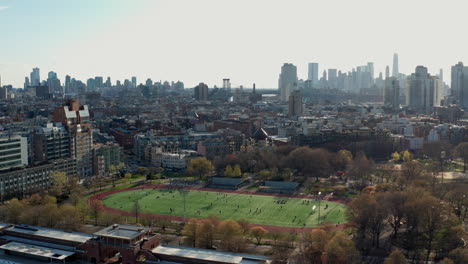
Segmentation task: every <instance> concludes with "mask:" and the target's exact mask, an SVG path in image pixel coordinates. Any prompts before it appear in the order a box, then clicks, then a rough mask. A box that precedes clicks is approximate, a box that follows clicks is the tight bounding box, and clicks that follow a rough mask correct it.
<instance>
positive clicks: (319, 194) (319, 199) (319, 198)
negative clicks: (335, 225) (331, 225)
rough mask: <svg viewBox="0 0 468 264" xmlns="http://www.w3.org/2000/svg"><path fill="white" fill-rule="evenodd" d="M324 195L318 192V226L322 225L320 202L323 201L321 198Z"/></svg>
mask: <svg viewBox="0 0 468 264" xmlns="http://www.w3.org/2000/svg"><path fill="white" fill-rule="evenodd" d="M321 195H322V192H318V202H319V205H318V219H317V225H320V201H321V200H322V199H321V197H320V196H321Z"/></svg>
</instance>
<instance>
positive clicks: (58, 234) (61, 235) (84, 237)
mask: <svg viewBox="0 0 468 264" xmlns="http://www.w3.org/2000/svg"><path fill="white" fill-rule="evenodd" d="M5 230H7V231H11V232H16V233H23V234H28V235H33V236H40V237H48V238H52V239H58V240H65V241H71V242H78V243H84V242H86V241H88V240H90V239H93V238H95V236H93V235H89V234H84V233H74V232H65V231H61V230H57V229H51V228H44V227H37V226H29V225H15V226H12V227H9V228H6V229H5Z"/></svg>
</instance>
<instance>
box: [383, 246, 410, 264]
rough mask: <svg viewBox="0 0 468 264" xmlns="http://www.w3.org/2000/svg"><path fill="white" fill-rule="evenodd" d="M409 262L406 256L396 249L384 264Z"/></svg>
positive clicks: (404, 263)
mask: <svg viewBox="0 0 468 264" xmlns="http://www.w3.org/2000/svg"><path fill="white" fill-rule="evenodd" d="M406 263H408V261H407V260H406V257H405V255H403V253H401V251H400V250H398V249H395V250H393V251H392V253H390V255H389V256H388V258H387V259H386V260H385V263H384V264H406Z"/></svg>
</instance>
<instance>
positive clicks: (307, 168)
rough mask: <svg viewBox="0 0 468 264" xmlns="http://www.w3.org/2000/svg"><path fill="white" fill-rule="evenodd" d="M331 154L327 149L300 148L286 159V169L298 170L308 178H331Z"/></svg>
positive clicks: (284, 163) (284, 162)
mask: <svg viewBox="0 0 468 264" xmlns="http://www.w3.org/2000/svg"><path fill="white" fill-rule="evenodd" d="M331 158H332V156H331V154H330V152H328V151H327V150H325V149H311V148H309V147H300V148H296V149H295V150H293V151H292V152H291V153H289V155H288V156H287V157H286V158H285V159H284V161H283V165H284V168H290V169H292V170H298V171H299V172H300V173H301V174H302V175H304V176H306V177H315V178H316V179H317V180H318V178H320V177H325V176H329V174H330V172H331V168H332V167H331V164H330V160H331Z"/></svg>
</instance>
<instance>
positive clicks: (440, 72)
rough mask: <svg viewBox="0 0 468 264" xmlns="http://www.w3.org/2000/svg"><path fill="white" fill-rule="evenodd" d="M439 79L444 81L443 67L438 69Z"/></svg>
mask: <svg viewBox="0 0 468 264" xmlns="http://www.w3.org/2000/svg"><path fill="white" fill-rule="evenodd" d="M439 79H440V80H441V81H444V70H443V69H440V70H439Z"/></svg>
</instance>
